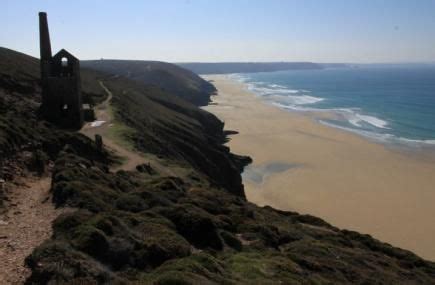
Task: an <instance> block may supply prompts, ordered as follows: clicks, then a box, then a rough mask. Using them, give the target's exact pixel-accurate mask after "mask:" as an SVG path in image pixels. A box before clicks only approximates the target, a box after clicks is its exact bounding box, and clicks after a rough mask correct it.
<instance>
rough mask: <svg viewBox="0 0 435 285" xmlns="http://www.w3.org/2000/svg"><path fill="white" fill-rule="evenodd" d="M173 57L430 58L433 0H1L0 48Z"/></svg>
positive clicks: (434, 52) (433, 57)
mask: <svg viewBox="0 0 435 285" xmlns="http://www.w3.org/2000/svg"><path fill="white" fill-rule="evenodd" d="M39 11H45V12H47V13H48V23H49V28H50V36H51V43H52V48H53V51H54V52H55V51H57V50H60V49H61V48H65V49H67V50H68V51H70V52H71V53H73V54H74V55H75V56H77V57H78V58H80V59H99V58H106V59H109V58H111V59H143V60H162V61H169V62H231V61H259V62H261V61H263V62H264V61H312V62H349V63H350V62H352V63H383V62H435V0H158V1H157V0H123V1H120V0H74V1H71V0H68V1H67V0H27V1H26V0H1V1H0V27H1V29H0V46H3V47H7V48H11V49H14V50H18V51H20V52H24V53H26V54H30V55H32V56H35V57H39V40H38V37H39V35H38V31H39V30H38V12H39Z"/></svg>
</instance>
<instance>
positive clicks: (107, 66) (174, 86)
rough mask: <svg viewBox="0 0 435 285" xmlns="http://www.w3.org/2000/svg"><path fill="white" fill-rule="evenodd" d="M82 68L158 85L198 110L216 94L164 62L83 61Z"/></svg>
mask: <svg viewBox="0 0 435 285" xmlns="http://www.w3.org/2000/svg"><path fill="white" fill-rule="evenodd" d="M81 66H82V67H88V68H92V69H95V70H98V71H103V72H107V73H110V74H114V75H119V76H122V77H125V78H128V79H132V80H135V81H138V82H140V83H145V84H152V85H156V86H158V87H160V88H162V89H164V90H165V91H166V92H169V93H172V94H174V95H177V96H179V97H181V98H183V99H185V100H187V101H189V102H191V103H193V104H195V105H197V106H204V105H207V104H208V103H209V101H210V95H211V94H212V93H214V92H215V91H216V89H215V88H214V86H213V85H212V84H210V83H209V82H207V81H205V80H203V79H202V78H201V77H199V76H198V75H196V74H195V73H193V72H192V71H189V70H186V69H184V68H180V67H179V66H177V65H174V64H170V63H165V62H159V61H142V60H106V59H104V60H86V61H81Z"/></svg>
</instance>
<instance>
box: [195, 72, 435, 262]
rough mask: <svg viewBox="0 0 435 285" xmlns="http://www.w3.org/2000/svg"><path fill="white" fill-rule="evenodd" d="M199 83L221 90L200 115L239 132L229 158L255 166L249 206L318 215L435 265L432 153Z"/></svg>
mask: <svg viewBox="0 0 435 285" xmlns="http://www.w3.org/2000/svg"><path fill="white" fill-rule="evenodd" d="M203 77H204V78H205V79H206V80H213V84H214V85H215V86H216V88H217V89H218V95H217V96H213V97H212V100H213V104H210V105H209V106H207V107H204V109H206V110H207V111H210V112H211V113H213V114H215V115H216V116H218V117H219V118H220V119H221V120H223V121H224V122H225V126H226V129H228V130H235V131H238V132H239V134H237V135H234V136H231V137H230V138H231V140H230V141H229V142H228V146H229V147H230V148H231V151H232V152H234V153H237V154H243V155H249V156H251V157H252V159H253V163H252V164H251V165H250V166H248V167H247V169H246V171H245V172H244V175H243V176H244V179H243V180H244V181H243V182H244V184H245V192H246V196H247V198H248V200H249V201H251V202H253V203H255V204H257V205H260V206H263V205H270V206H273V207H275V208H279V209H282V210H291V211H297V212H300V213H304V214H311V215H315V216H318V217H321V218H322V219H325V220H326V221H327V222H329V223H331V224H333V225H335V226H338V227H340V228H347V229H351V230H356V231H359V232H363V233H367V234H370V235H372V236H374V237H375V238H377V239H380V240H382V241H384V242H388V243H391V244H392V245H394V246H398V247H401V248H405V249H408V250H411V251H414V252H415V253H417V254H418V255H420V256H422V257H423V258H426V259H429V260H435V247H434V246H433V240H435V218H433V217H435V207H433V206H432V204H433V202H434V201H435V190H434V189H432V188H433V185H435V175H433V173H435V156H434V155H433V154H430V155H428V154H427V152H425V151H424V150H422V151H419V150H416V151H415V152H414V151H409V150H407V149H406V150H405V149H403V148H402V147H398V149H397V150H396V149H395V148H396V147H395V146H393V147H386V146H385V145H383V144H380V143H377V142H372V141H370V140H368V139H365V138H363V137H361V136H360V135H357V134H353V133H350V132H346V131H344V130H339V129H336V128H333V127H329V126H325V125H323V124H321V123H319V122H317V120H316V118H317V117H318V116H319V115H320V114H317V113H316V114H315V116H313V115H310V114H309V113H300V112H289V111H285V110H281V109H280V108H279V107H276V106H272V105H270V104H267V103H266V102H264V101H263V100H261V99H260V98H258V97H257V96H256V95H255V94H253V93H251V92H249V91H248V90H246V88H245V85H244V84H243V83H240V82H237V81H235V80H232V79H230V78H228V76H226V75H207V76H203ZM325 113H326V112H325ZM324 115H326V116H327V115H328V114H324ZM274 165H275V167H272V166H274ZM276 165H281V166H282V167H276ZM277 169H278V170H277ZM250 172H251V173H250ZM252 173H254V174H252ZM247 174H248V177H247ZM250 174H251V178H250V177H249V175H250ZM252 175H253V176H252ZM260 176H261V177H260ZM252 177H254V179H252ZM258 181H260V182H261V183H258Z"/></svg>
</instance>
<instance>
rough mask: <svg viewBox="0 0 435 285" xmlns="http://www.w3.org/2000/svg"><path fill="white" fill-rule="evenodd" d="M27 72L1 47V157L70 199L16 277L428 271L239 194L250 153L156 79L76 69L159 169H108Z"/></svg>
mask: <svg viewBox="0 0 435 285" xmlns="http://www.w3.org/2000/svg"><path fill="white" fill-rule="evenodd" d="M37 74H38V61H37V60H36V59H34V58H31V57H28V56H26V55H23V54H19V53H16V52H14V51H11V50H7V49H0V78H1V81H0V82H1V85H0V125H1V128H0V150H1V151H2V155H1V156H0V159H1V162H2V164H3V165H5V167H6V169H8V167H12V166H14V167H16V168H19V169H25V170H26V171H30V172H32V171H33V170H32V167H33V164H34V163H35V162H36V163H37V164H39V165H40V164H41V163H42V164H45V165H48V164H52V167H51V170H47V171H48V173H47V174H48V175H50V177H51V192H52V194H53V201H52V202H53V203H55V205H56V206H57V207H65V206H69V207H72V208H73V209H75V210H74V211H72V212H69V213H64V214H62V215H61V216H59V217H58V218H57V219H56V220H55V221H54V223H53V235H52V237H51V238H50V239H48V240H46V241H45V242H44V243H43V244H41V245H40V246H39V247H37V248H36V249H35V250H34V251H33V253H32V254H31V255H30V256H29V257H28V258H27V259H26V264H27V265H28V266H29V267H30V268H31V270H32V274H31V276H30V277H29V279H28V280H27V283H28V284H59V283H60V284H69V283H72V282H75V283H74V284H108V283H110V284H132V283H134V282H136V283H137V284H433V283H434V282H435V264H434V263H432V262H429V261H425V260H423V259H421V258H419V257H418V256H416V255H414V254H413V253H411V252H409V251H405V250H402V249H399V248H395V247H392V246H390V245H388V244H385V243H382V242H380V241H377V240H375V239H373V238H372V237H370V236H368V235H362V234H359V233H356V232H352V231H347V230H340V229H338V228H336V227H334V226H332V225H329V224H328V223H326V222H325V221H323V220H321V219H319V218H316V217H313V216H310V215H300V214H298V213H294V212H284V211H278V210H275V209H272V208H270V207H258V206H256V205H254V204H251V203H249V202H247V201H246V200H245V198H244V195H243V188H242V185H241V179H240V171H241V170H242V168H243V165H244V164H245V163H246V162H247V161H248V159H247V158H243V157H239V156H236V155H233V154H231V153H230V152H229V150H228V149H227V148H226V147H224V146H222V144H223V143H224V142H225V135H224V131H223V123H222V122H220V121H219V120H217V119H216V118H215V117H214V116H213V115H211V114H209V113H207V112H205V111H202V110H200V109H199V108H197V107H195V106H194V105H192V104H190V103H188V102H186V101H184V100H182V99H180V98H178V97H176V96H173V95H171V94H167V93H166V92H165V91H163V90H161V89H159V88H156V87H153V86H146V85H144V84H142V83H139V82H137V81H135V82H133V81H130V80H128V79H125V78H117V79H113V78H111V77H110V76H104V75H102V74H101V73H96V72H89V71H86V70H83V72H82V79H83V89H84V91H85V93H86V94H89V95H88V96H89V97H90V98H92V100H95V101H99V100H100V98H104V97H105V95H104V94H105V93H104V90H103V89H102V88H101V85H100V84H99V81H103V82H104V84H105V86H107V88H108V89H109V90H110V91H111V92H112V93H113V99H112V100H113V102H112V108H113V111H114V113H115V114H114V115H115V118H116V120H117V122H116V123H117V124H120V125H122V126H123V127H124V128H123V130H124V131H121V132H120V133H119V138H120V139H122V141H123V142H124V143H126V144H130V145H131V146H132V148H133V149H135V150H136V151H137V153H138V155H143V156H144V157H149V156H150V155H151V154H152V155H154V156H158V157H159V159H160V163H161V165H163V166H164V167H165V168H166V169H165V170H166V172H165V173H163V172H160V171H159V170H158V169H157V168H155V167H153V166H154V164H153V162H150V164H149V165H147V164H146V165H140V166H138V167H137V170H135V171H123V170H120V171H117V172H114V171H110V170H109V169H110V166H111V165H112V164H113V163H114V158H113V156H112V155H111V154H110V153H108V152H107V151H105V150H99V149H98V147H97V145H96V144H95V142H94V141H92V140H91V139H89V138H88V137H85V136H84V135H82V134H80V133H77V132H70V131H65V130H60V129H57V128H56V127H54V126H52V125H50V124H48V123H46V122H43V121H39V120H38V119H37V108H38V106H39V103H38V102H39V101H40V87H39V79H38V75H37ZM26 152H28V153H30V154H32V155H30V156H25V155H23V154H24V153H26ZM36 154H37V155H36ZM13 164H14V165H13ZM49 169H50V168H49ZM171 171H173V174H168V173H170V172H171ZM13 176H14V174H13V173H11V174H10V177H9V178H8V179H10V181H12V180H13ZM4 206H6V207H9V205H8V204H7V203H5V204H4Z"/></svg>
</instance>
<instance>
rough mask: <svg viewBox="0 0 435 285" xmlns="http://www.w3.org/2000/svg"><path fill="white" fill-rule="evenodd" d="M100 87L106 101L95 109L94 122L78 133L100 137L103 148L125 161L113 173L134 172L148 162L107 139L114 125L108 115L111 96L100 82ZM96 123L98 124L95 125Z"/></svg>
mask: <svg viewBox="0 0 435 285" xmlns="http://www.w3.org/2000/svg"><path fill="white" fill-rule="evenodd" d="M100 85H101V87H102V88H103V89H104V90H105V91H106V92H107V95H108V96H107V98H106V100H104V101H103V102H102V103H101V104H99V105H98V106H97V107H96V109H95V117H96V118H97V119H96V121H94V122H91V123H86V124H85V125H84V126H83V128H82V129H81V130H80V132H81V133H82V134H84V135H86V136H88V137H89V138H91V139H95V135H96V134H99V135H101V137H102V138H103V144H104V146H105V147H107V148H109V149H110V150H112V151H113V152H115V153H116V154H117V155H118V156H120V157H122V158H124V159H125V161H124V162H123V163H122V164H121V165H116V166H114V167H112V170H113V171H117V170H121V169H122V170H126V171H131V170H135V169H136V166H137V165H139V164H144V163H147V162H149V160H146V159H145V158H143V157H142V156H141V155H139V154H138V153H137V152H133V151H130V150H128V149H126V148H124V147H123V146H121V145H119V144H117V143H116V142H115V141H113V140H112V139H110V138H109V137H108V132H109V128H110V127H112V126H113V125H114V119H113V117H112V115H111V113H110V101H111V100H112V98H113V94H112V92H111V91H110V90H109V89H108V88H107V87H106V86H105V85H104V83H103V82H101V81H100ZM96 122H98V123H97V124H95V123H96Z"/></svg>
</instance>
